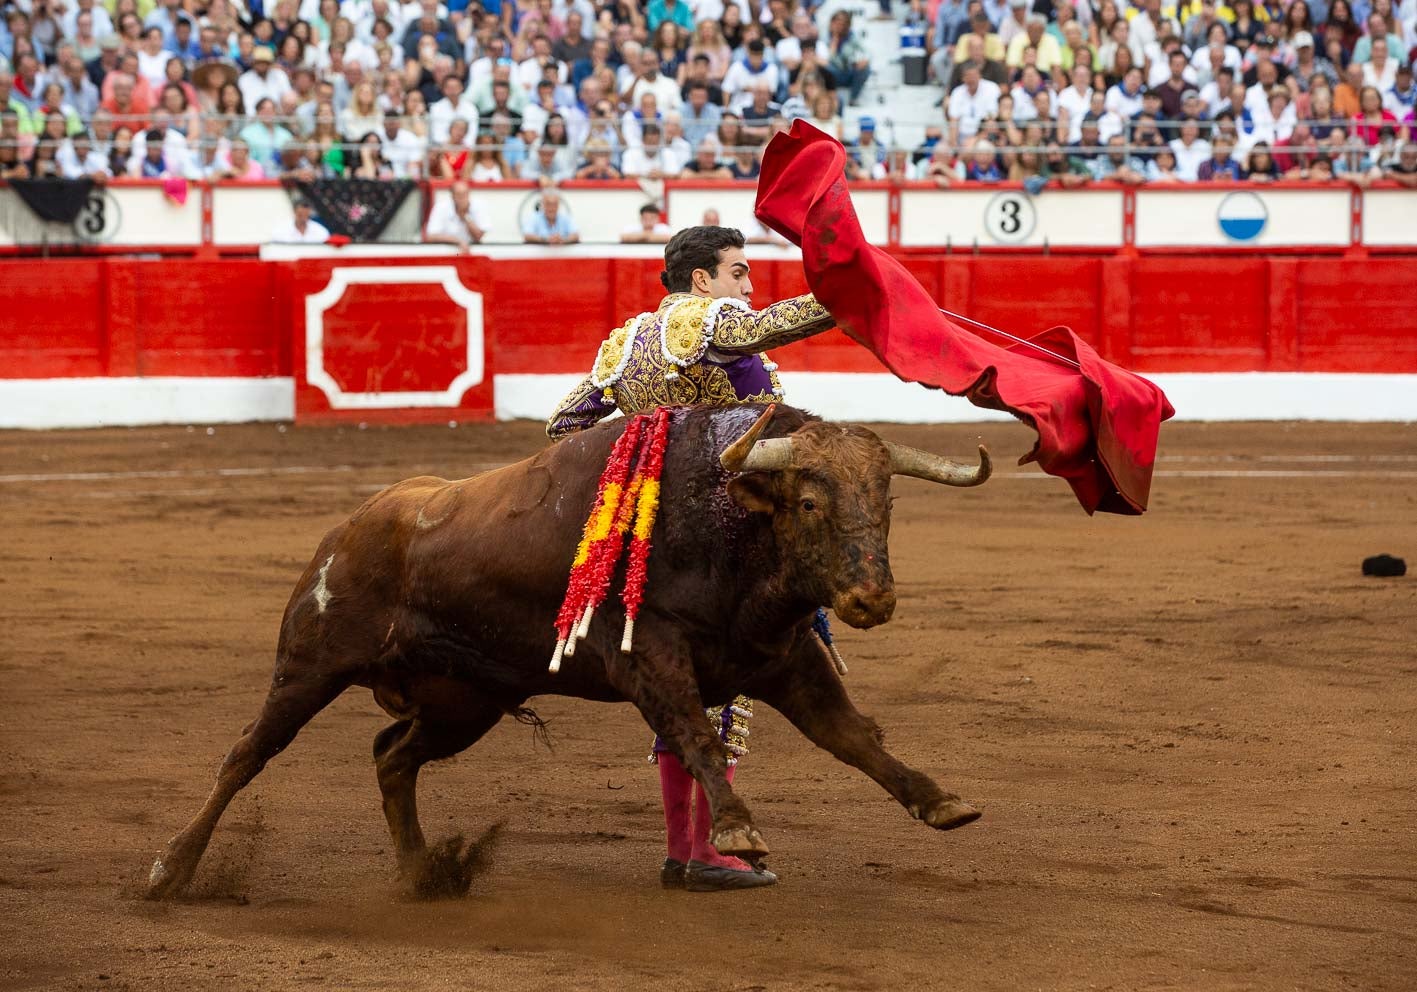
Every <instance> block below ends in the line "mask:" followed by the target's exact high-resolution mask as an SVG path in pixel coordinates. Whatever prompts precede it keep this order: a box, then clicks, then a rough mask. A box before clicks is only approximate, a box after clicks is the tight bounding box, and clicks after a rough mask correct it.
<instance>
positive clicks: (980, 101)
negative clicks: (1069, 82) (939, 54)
mask: <svg viewBox="0 0 1417 992" xmlns="http://www.w3.org/2000/svg"><path fill="white" fill-rule="evenodd" d="M961 77H962V81H961V82H960V84H959V85H958V86H956V87H955V88H954V91H953V92H951V93H950V97H949V101H948V103H947V105H946V109H945V116H946V118H948V120H949V122H950V141H951V143H952V144H958V143H959V142H960V141H961V140H962V139H964V138H968V137H972V136H973V135H974V134H975V133H976V132H977V131H978V130H979V123H980V121H983V120H984V119H986V118H989V117H993V116H995V115H997V114H998V112H999V87H998V86H997V85H996V84H995V83H993V82H990V81H989V80H987V79H984V78H983V77H982V76H981V74H980V69H979V64H978V63H977V62H966V63H964V65H963V66H962V67H961ZM1089 92H1090V91H1089ZM1083 109H1084V110H1085V109H1086V107H1085V106H1084V108H1083Z"/></svg>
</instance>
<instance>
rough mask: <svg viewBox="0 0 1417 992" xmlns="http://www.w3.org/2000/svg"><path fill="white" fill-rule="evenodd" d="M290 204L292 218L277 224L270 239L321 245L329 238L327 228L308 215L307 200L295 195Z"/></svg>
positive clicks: (308, 204) (309, 210)
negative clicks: (292, 213)
mask: <svg viewBox="0 0 1417 992" xmlns="http://www.w3.org/2000/svg"><path fill="white" fill-rule="evenodd" d="M290 206H291V209H292V210H293V211H294V214H295V216H294V218H293V219H291V220H289V221H286V222H285V223H284V224H280V225H277V227H276V229H275V232H274V233H273V234H272V235H271V241H273V242H274V243H276V244H304V245H322V244H324V243H325V242H326V241H328V240H330V230H329V228H327V227H325V225H323V224H321V223H320V222H319V221H317V220H314V219H313V218H312V217H311V216H310V214H311V209H310V201H309V200H307V199H305V197H303V196H297V197H295V198H293V199H292V200H291V201H290Z"/></svg>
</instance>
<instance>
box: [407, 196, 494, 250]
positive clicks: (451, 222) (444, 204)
mask: <svg viewBox="0 0 1417 992" xmlns="http://www.w3.org/2000/svg"><path fill="white" fill-rule="evenodd" d="M448 192H449V194H450V195H449V196H447V197H446V198H442V199H439V200H438V202H437V203H435V204H434V205H433V210H432V212H431V213H430V214H429V215H428V226H427V227H426V228H424V230H423V240H424V241H428V242H432V243H439V244H448V245H457V246H458V248H459V249H460V250H462V251H467V247H468V245H476V244H481V243H482V239H483V238H485V237H487V232H488V231H490V230H492V224H491V223H490V222H489V221H488V219H487V212H486V211H485V210H483V209H482V208H481V207H479V206H478V205H477V204H475V203H473V202H472V192H471V189H470V187H469V186H468V184H467V183H466V182H464V181H463V180H461V179H459V180H458V181H457V182H455V183H453V185H452V188H451V189H450V190H449V191H448Z"/></svg>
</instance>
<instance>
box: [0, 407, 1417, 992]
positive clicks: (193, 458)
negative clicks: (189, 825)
mask: <svg viewBox="0 0 1417 992" xmlns="http://www.w3.org/2000/svg"><path fill="white" fill-rule="evenodd" d="M883 433H884V434H886V436H889V437H891V438H893V439H897V440H902V441H906V442H908V443H912V444H916V445H919V446H922V447H928V448H932V449H935V450H939V451H943V452H946V453H952V454H956V455H961V456H963V455H965V454H966V453H967V452H969V451H970V450H971V443H972V441H973V439H974V438H975V437H976V436H978V435H980V434H981V433H982V436H983V437H984V438H985V439H986V440H987V441H988V442H989V443H990V445H991V447H992V448H993V450H994V451H995V453H996V455H997V457H998V460H999V461H1000V462H1001V463H1002V465H1003V468H1002V472H1001V475H1000V477H998V478H997V479H996V480H994V481H992V482H990V483H989V484H988V485H987V486H985V487H983V488H982V489H980V490H977V491H969V492H959V491H949V490H944V489H941V488H938V487H931V486H928V485H926V484H924V483H917V482H913V481H904V482H899V483H897V490H896V491H897V492H898V493H899V494H900V496H901V499H900V501H899V502H898V503H897V510H896V517H895V523H894V528H893V533H892V536H893V548H892V552H893V559H894V562H895V572H896V580H897V583H898V586H899V589H900V593H901V601H900V607H899V609H898V610H897V612H896V619H895V620H894V621H893V622H892V623H890V624H889V625H887V626H885V627H883V628H879V629H877V630H875V631H872V632H869V633H859V632H855V631H849V630H845V629H843V631H842V634H841V641H842V643H843V649H844V651H845V654H846V656H847V659H848V661H849V662H850V664H851V674H850V676H849V679H848V682H849V685H850V688H851V690H852V693H853V695H854V697H855V699H856V701H857V704H858V705H859V706H860V707H861V708H862V709H863V710H865V711H866V712H868V713H870V714H872V715H873V716H875V717H876V718H877V719H878V720H879V721H880V722H881V723H882V724H883V725H884V726H885V727H886V729H887V731H888V733H889V741H888V743H889V744H890V745H891V746H892V748H893V750H895V751H896V753H897V754H899V755H900V756H901V757H902V758H904V759H905V760H906V761H907V762H909V763H911V764H914V765H916V766H918V767H921V768H923V769H925V770H927V771H930V772H931V773H933V774H935V775H936V776H937V777H938V778H939V779H940V780H941V781H942V782H943V783H945V784H946V785H947V786H950V787H953V788H954V789H956V790H957V791H958V792H960V793H961V794H962V795H963V796H964V797H965V798H967V799H970V800H972V801H975V802H977V803H979V804H981V805H982V806H983V807H984V808H985V815H984V818H983V819H982V820H980V821H979V822H978V823H977V824H974V825H972V826H970V827H967V828H965V829H962V830H959V831H956V832H953V833H949V834H937V833H934V832H932V831H930V830H929V829H927V828H925V827H923V826H921V825H920V824H917V823H915V822H913V821H912V820H910V819H909V818H908V816H907V815H906V813H905V812H904V811H903V810H901V809H900V808H899V807H897V806H896V805H895V804H894V803H893V802H892V801H890V800H889V799H888V798H887V797H886V796H885V795H884V793H882V792H881V791H880V790H879V789H878V788H877V787H876V786H875V785H874V784H873V783H871V782H870V781H868V780H867V779H866V778H865V777H864V776H862V775H860V774H858V773H857V772H855V771H853V770H851V769H848V768H847V767H846V766H844V765H840V764H838V763H836V762H835V761H834V760H832V759H831V758H830V757H828V756H827V755H826V754H824V753H822V752H819V751H816V750H815V749H814V748H812V747H811V746H810V745H809V744H807V742H806V741H804V740H803V739H802V738H800V737H799V736H797V734H796V733H795V732H794V731H792V730H791V728H789V727H788V726H787V724H786V723H785V721H783V720H782V719H781V718H779V717H777V716H776V714H773V713H764V714H763V715H761V716H760V717H759V718H758V719H757V720H756V721H755V723H754V726H753V740H754V744H755V748H754V753H753V755H752V757H751V758H750V759H749V760H748V762H747V763H746V764H745V765H744V767H743V769H742V772H743V774H742V778H741V779H740V780H739V781H740V785H739V790H740V794H742V795H743V796H744V798H745V799H746V800H747V801H748V803H749V804H750V806H751V807H752V808H753V810H754V812H755V815H756V818H757V822H758V825H759V826H760V827H761V828H762V830H763V831H764V833H765V835H766V836H767V838H768V841H769V843H771V844H772V846H773V851H774V854H773V857H772V858H771V865H772V867H773V868H774V869H775V870H776V871H778V872H779V874H780V875H781V876H782V884H781V885H779V886H778V887H777V888H775V889H772V890H764V891H758V892H754V893H749V894H736V895H724V894H710V895H692V894H686V893H671V892H663V891H661V890H660V889H659V888H658V884H657V868H658V863H659V860H660V858H661V857H662V850H661V820H660V813H659V807H658V804H657V799H658V792H657V782H656V777H655V774H654V772H653V771H652V769H651V768H650V767H648V766H647V765H646V764H645V763H644V752H645V747H646V744H647V739H646V733H645V730H644V727H643V724H642V722H641V721H640V720H639V718H638V716H637V714H636V713H635V712H634V711H633V710H632V709H631V708H630V707H628V706H618V707H608V706H596V705H594V704H589V703H581V702H576V701H571V700H564V699H542V700H540V701H539V702H538V704H537V709H538V711H539V712H540V713H541V715H542V716H544V717H548V718H550V719H551V721H552V726H551V730H552V736H553V740H554V745H555V749H554V750H553V751H550V752H548V751H547V750H546V749H545V748H543V747H540V746H537V745H535V744H534V742H533V740H532V737H531V734H530V732H529V730H528V729H527V728H525V727H522V726H519V725H517V724H515V723H513V722H511V721H504V723H503V724H502V725H501V726H500V727H498V728H497V729H496V730H495V731H494V732H493V733H492V734H490V735H489V736H488V737H487V738H486V739H485V740H484V741H483V742H482V743H480V744H479V745H477V746H476V747H475V748H474V749H473V750H471V751H469V752H467V753H466V754H464V755H463V756H462V757H460V758H458V759H455V760H454V761H451V762H448V763H446V764H442V765H438V766H433V767H432V768H430V769H428V770H426V771H425V773H424V776H423V779H422V786H423V787H422V790H421V795H420V798H421V800H422V812H423V819H424V824H425V826H426V828H427V829H428V832H429V834H430V836H432V837H437V836H439V835H446V834H450V833H454V832H467V833H476V832H478V831H480V830H481V829H482V828H484V827H486V826H487V825H489V824H491V823H492V822H494V821H497V820H505V821H506V824H507V834H506V838H505V841H504V842H503V844H502V846H501V847H500V849H499V852H498V857H497V861H496V864H495V866H494V867H493V869H492V871H491V872H490V873H489V874H488V875H487V876H485V877H484V878H483V879H482V880H481V881H480V883H479V884H478V887H477V889H476V891H475V893H474V895H473V896H472V897H470V898H468V899H466V900H462V901H457V902H443V903H432V904H429V903H410V902H407V901H404V900H403V899H401V898H400V896H399V894H398V891H397V889H396V887H395V885H394V882H393V860H392V855H391V851H390V849H389V842H388V837H387V834H386V833H385V827H384V823H383V817H382V815H381V814H380V810H379V799H378V790H377V786H376V784H375V781H374V773H373V767H372V763H371V760H370V751H369V749H370V743H371V741H372V739H373V737H374V734H375V733H376V732H377V731H378V730H379V729H380V728H382V727H383V726H384V725H385V724H386V723H388V719H387V718H386V717H385V716H384V715H383V714H382V713H381V712H379V711H378V710H377V708H376V707H375V706H374V704H373V701H372V700H371V699H370V698H369V696H368V695H367V693H364V692H362V691H359V690H356V691H353V692H350V693H348V694H347V695H345V696H344V697H343V698H341V699H340V700H339V701H338V702H337V703H336V704H335V705H334V706H332V707H331V708H330V709H329V710H327V711H325V713H323V714H322V715H321V716H320V717H318V718H317V719H316V720H315V721H314V723H313V724H312V725H311V726H309V727H308V728H307V729H306V730H305V732H304V733H302V734H301V735H300V737H299V738H297V740H296V742H295V744H294V745H293V746H292V747H291V748H290V750H289V751H287V752H286V753H285V754H283V755H282V756H280V757H279V758H277V759H276V760H275V761H273V762H272V763H271V765H270V767H269V768H267V770H266V772H265V773H264V774H263V775H261V776H260V777H259V778H257V779H256V781H255V782H254V783H253V785H252V786H251V787H250V788H249V789H248V790H247V791H246V792H245V793H243V794H242V795H241V796H240V797H238V799H237V800H236V802H235V803H234V804H233V806H232V808H231V810H230V811H229V812H228V814H227V816H226V819H225V820H224V821H223V823H222V825H221V827H220V828H219V829H218V831H217V834H216V839H215V841H214V844H213V847H212V849H211V850H210V851H209V852H208V855H207V858H206V860H205V861H204V862H203V865H202V868H201V869H200V871H199V873H198V876H197V882H196V885H195V887H196V890H197V892H196V894H195V895H194V897H193V898H191V899H188V900H185V901H182V902H178V903H173V904H151V903H147V902H144V901H142V900H140V899H138V898H136V892H137V886H138V882H139V880H140V879H142V878H143V877H145V875H146V872H147V870H148V867H149V866H150V864H151V863H152V858H153V855H154V854H155V853H156V851H157V850H158V848H159V847H160V846H161V845H162V844H163V843H165V842H166V840H167V839H168V838H169V837H170V836H171V835H172V834H173V833H174V832H176V831H177V830H178V829H179V828H180V827H182V826H183V825H184V824H185V823H186V821H187V819H188V818H189V817H190V816H191V815H192V814H193V813H194V812H195V810H196V808H197V806H198V805H199V804H200V802H201V800H202V799H203V798H204V797H205V795H206V793H207V790H208V788H209V787H210V785H211V781H212V775H213V772H214V770H215V767H216V765H217V763H218V761H219V760H220V758H221V756H222V755H223V753H224V752H225V751H226V749H227V747H228V746H229V745H230V744H231V743H232V741H233V740H234V739H235V738H236V736H237V733H238V732H239V730H240V728H241V726H242V725H243V724H244V723H245V722H246V721H248V720H249V719H251V718H252V717H253V716H254V715H255V713H256V710H257V707H258V705H259V703H260V701H261V699H262V698H263V696H264V693H265V687H266V682H267V680H268V678H269V674H270V668H271V661H272V652H273V648H274V643H275V636H276V627H277V623H278V621H279V618H280V614H281V610H282V608H283V607H284V604H285V601H286V597H287V595H288V594H289V591H290V588H291V585H292V583H293V582H294V581H295V579H296V577H297V576H298V575H299V573H300V571H301V569H302V568H303V567H304V565H305V564H306V562H307V560H308V558H309V556H310V555H311V554H312V553H313V550H314V547H315V545H316V543H317V541H318V540H319V537H320V535H321V534H322V533H323V531H324V530H325V529H326V528H328V527H329V526H331V525H332V524H334V523H335V522H337V521H338V520H339V519H340V518H341V517H342V516H343V515H345V514H347V513H348V512H349V511H351V510H353V509H354V508H355V507H356V506H357V505H358V504H359V502H360V501H361V500H362V499H363V498H364V497H365V496H367V495H368V494H369V493H371V492H373V491H374V490H375V489H377V488H378V487H380V486H381V485H384V484H387V483H389V482H393V481H395V480H397V479H400V478H402V477H405V476H409V475H414V474H419V473H423V472H433V473H436V474H442V475H448V476H462V475H469V474H472V473H473V472H475V471H477V470H479V469H480V468H482V467H484V466H487V465H489V464H494V463H499V462H503V461H507V460H511V459H513V458H517V457H521V456H523V455H525V454H528V453H530V452H531V451H533V450H534V449H535V448H536V447H537V446H538V445H539V444H540V443H541V442H540V439H539V430H538V428H537V426H536V425H532V424H510V425H497V426H481V427H470V428H469V427H461V428H459V429H457V430H449V429H447V428H441V429H410V430H369V431H363V432H361V431H357V430H353V429H344V430H334V429H318V430H317V429H300V430H295V429H289V430H280V429H278V428H277V427H276V426H275V425H261V426H242V427H220V428H216V429H215V431H214V433H211V434H209V433H208V432H207V431H206V429H205V428H198V429H197V430H195V431H191V430H184V429H181V428H176V429H151V430H133V431H128V430H105V431H85V432H73V433H60V434H29V433H7V434H0V506H3V507H4V523H5V531H4V533H5V542H4V551H3V561H4V568H3V570H0V618H3V631H4V643H3V646H0V671H3V673H4V680H5V681H4V686H5V694H6V696H7V703H6V706H5V711H4V716H3V717H0V757H3V765H2V766H0V988H5V989H12V988H14V989H18V988H53V989H131V990H144V992H146V990H167V989H190V988H203V989H206V988H210V989H240V990H247V989H308V988H311V987H320V988H339V989H394V988H397V989H413V988H420V989H422V988H428V989H479V990H481V989H499V990H500V989H506V990H521V989H526V990H533V989H534V990H537V992H544V990H558V989H604V990H615V992H638V990H649V989H654V990H677V989H694V990H703V992H729V990H738V992H743V990H751V989H767V990H774V992H776V990H784V989H833V990H834V989H862V990H865V989H916V990H920V989H929V990H934V989H971V990H976V989H1001V990H1015V989H1047V990H1053V989H1119V990H1132V989H1155V988H1166V989H1360V990H1375V989H1394V990H1398V989H1411V988H1413V987H1414V986H1417V798H1414V791H1413V771H1414V769H1415V768H1417V748H1415V747H1414V745H1417V688H1414V685H1417V576H1413V575H1409V576H1407V577H1406V578H1404V579H1391V580H1376V579H1364V578H1362V577H1361V576H1360V574H1359V563H1360V561H1361V559H1362V558H1363V557H1364V556H1366V555H1369V554H1375V553H1377V552H1382V551H1388V552H1391V553H1394V554H1398V555H1401V556H1404V557H1406V558H1407V559H1408V561H1409V562H1410V563H1411V564H1412V565H1413V566H1414V570H1417V428H1414V427H1406V426H1396V425H1217V426H1202V425H1184V424H1183V425H1175V426H1168V427H1167V428H1166V429H1165V431H1164V433H1163V436H1162V442H1163V444H1162V451H1163V461H1162V463H1161V466H1160V467H1161V472H1160V473H1159V477H1158V479H1157V481H1156V485H1155V492H1154V498H1153V506H1152V512H1151V513H1149V514H1148V515H1147V516H1145V517H1143V518H1141V519H1126V518H1119V517H1105V516H1099V517H1096V518H1092V519H1089V518H1088V517H1087V516H1086V515H1085V514H1084V513H1083V512H1082V511H1081V510H1080V509H1079V508H1078V506H1077V504H1076V503H1075V501H1074V500H1073V498H1072V496H1071V494H1070V493H1069V492H1068V491H1067V489H1066V487H1065V486H1064V484H1063V483H1061V482H1059V481H1057V480H1051V479H1045V478H1043V477H1041V476H1040V475H1038V473H1037V472H1036V471H1035V470H1033V469H1031V468H1030V469H1016V468H1013V467H1012V458H1013V457H1015V456H1017V455H1018V454H1019V453H1021V452H1022V451H1023V450H1025V449H1026V448H1027V446H1028V444H1029V438H1030V435H1028V434H1027V433H1026V432H1025V431H1024V430H1023V429H1021V428H1019V427H1017V426H1014V425H987V426H978V425H976V426H974V427H951V428H906V427H889V428H885V429H883ZM764 709H765V708H764Z"/></svg>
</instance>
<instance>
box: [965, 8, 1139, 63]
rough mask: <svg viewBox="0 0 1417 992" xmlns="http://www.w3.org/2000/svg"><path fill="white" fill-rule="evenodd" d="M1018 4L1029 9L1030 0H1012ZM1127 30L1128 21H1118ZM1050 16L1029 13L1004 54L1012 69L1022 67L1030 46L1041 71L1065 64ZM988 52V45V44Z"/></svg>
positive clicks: (1034, 60)
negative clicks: (1050, 30)
mask: <svg viewBox="0 0 1417 992" xmlns="http://www.w3.org/2000/svg"><path fill="white" fill-rule="evenodd" d="M1014 4H1018V5H1019V8H1020V9H1024V10H1027V9H1028V0H1022V2H1020V0H1010V6H1013V5H1014ZM1117 23H1118V24H1120V25H1121V26H1122V30H1123V31H1124V32H1125V30H1126V26H1127V22H1126V21H1118V22H1117ZM1047 27H1048V18H1046V17H1044V16H1043V15H1042V14H1029V15H1028V18H1027V20H1026V21H1025V22H1024V28H1023V31H1022V33H1020V34H1019V35H1018V36H1016V37H1015V38H1014V39H1013V40H1012V41H1010V42H1009V43H1008V48H1007V50H1006V51H1005V54H1004V64H1005V65H1006V66H1008V67H1009V68H1010V69H1021V68H1023V65H1024V52H1025V50H1026V49H1028V48H1032V49H1033V50H1034V57H1033V61H1032V65H1033V66H1034V68H1036V69H1037V70H1038V71H1039V72H1041V73H1050V72H1052V71H1053V69H1054V67H1056V66H1060V65H1062V64H1063V50H1062V49H1061V48H1060V47H1059V46H1058V39H1056V38H1054V37H1053V36H1052V35H1051V34H1048V33H1047ZM986 52H987V46H986Z"/></svg>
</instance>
